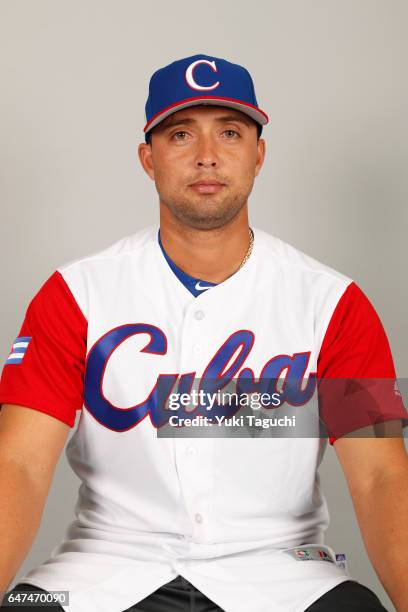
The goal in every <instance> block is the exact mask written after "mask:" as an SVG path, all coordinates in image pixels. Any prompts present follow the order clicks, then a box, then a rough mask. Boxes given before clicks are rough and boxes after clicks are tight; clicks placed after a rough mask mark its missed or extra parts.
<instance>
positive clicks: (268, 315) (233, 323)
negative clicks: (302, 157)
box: [0, 55, 408, 612]
mask: <svg viewBox="0 0 408 612" xmlns="http://www.w3.org/2000/svg"><path fill="white" fill-rule="evenodd" d="M146 119H147V123H146V126H145V140H146V142H145V143H143V144H141V145H140V146H139V157H140V161H141V164H142V166H143V168H144V170H145V171H146V173H147V174H148V176H149V177H150V178H151V179H152V180H154V182H155V185H156V188H157V192H158V195H159V204H160V226H159V227H157V226H151V227H148V228H144V229H142V230H139V231H137V232H136V233H135V234H132V235H131V236H129V237H127V238H124V239H123V240H121V241H119V242H117V243H115V244H114V245H113V246H111V247H109V248H108V249H105V250H104V251H102V252H100V253H97V254H95V255H92V256H89V257H85V258H82V259H79V260H76V261H74V262H71V263H69V264H67V265H65V266H62V267H61V268H59V269H58V270H57V271H56V272H54V274H52V275H51V276H50V278H49V279H48V280H47V282H46V283H45V284H44V285H43V286H42V287H41V289H40V291H39V292H38V293H37V295H36V296H35V297H34V299H33V300H32V302H31V303H30V305H29V307H28V310H27V314H26V318H25V320H24V322H23V325H22V327H21V329H20V332H19V335H18V337H17V339H16V341H15V343H14V344H13V348H12V351H11V353H10V355H9V357H8V359H7V361H6V364H5V367H4V369H3V375H2V381H1V387H0V402H1V403H2V404H3V405H2V410H1V417H0V483H1V485H2V490H3V491H5V490H7V491H8V492H9V495H8V496H7V498H5V499H3V500H2V509H1V527H0V529H1V540H2V557H1V560H0V581H1V583H0V588H2V589H3V590H4V589H6V588H7V587H8V586H9V584H10V581H11V580H12V579H13V577H14V576H15V574H16V572H17V571H18V568H19V567H20V564H21V562H22V561H23V559H24V557H25V555H26V554H27V552H28V550H29V548H30V546H31V544H32V541H33V539H34V537H35V534H36V532H37V529H38V525H39V522H40V519H41V514H42V510H43V507H44V503H45V500H46V497H47V494H48V491H49V487H50V483H51V481H52V475H53V471H54V467H55V464H56V461H57V459H58V457H59V455H60V453H61V451H62V449H63V447H64V444H65V442H66V438H67V434H68V432H69V428H70V427H73V425H74V423H75V416H76V411H77V410H80V411H81V414H80V419H79V423H78V427H77V429H76V431H75V433H74V435H73V436H72V438H71V439H70V441H69V443H68V445H67V449H66V452H67V457H68V460H69V463H70V465H71V467H72V468H73V470H74V471H75V473H76V474H77V475H78V476H79V477H80V478H81V480H82V481H83V484H82V485H81V487H80V490H79V499H78V503H77V506H76V508H75V515H76V518H75V520H74V521H73V522H72V524H71V525H70V526H69V529H68V530H67V533H66V538H65V539H64V541H63V542H62V543H61V544H59V545H58V546H57V547H56V548H55V549H54V550H53V551H52V553H51V557H50V559H48V560H47V561H46V562H45V563H43V564H42V565H40V566H39V567H37V568H34V569H32V570H31V571H30V572H28V574H26V575H25V576H24V577H23V578H22V579H21V581H20V583H19V584H18V585H16V587H15V588H14V589H13V590H12V591H11V592H10V593H8V594H7V597H9V596H10V594H11V595H13V594H15V593H16V592H18V591H20V590H24V589H26V590H27V591H29V590H30V589H31V590H32V592H35V591H37V592H38V594H41V593H42V594H43V595H44V591H46V592H49V591H60V590H61V591H68V592H69V598H70V599H69V605H68V604H67V602H66V601H65V602H62V601H61V600H60V601H61V604H62V607H61V606H58V609H64V610H70V611H71V612H82V611H85V610H86V611H89V610H98V611H102V612H120V611H123V610H143V611H146V612H147V611H151V612H153V611H155V612H159V611H160V612H161V611H163V610H166V611H167V610H186V611H187V610H188V611H190V610H191V611H193V610H194V611H195V612H199V611H202V612H204V610H208V611H210V610H214V611H215V610H226V611H227V612H241V611H244V610H245V611H248V610H249V611H251V612H260V611H262V612H264V611H266V610H273V611H274V612H283V611H285V612H300V611H303V610H308V611H309V612H320V611H329V610H330V612H332V611H340V610H341V611H345V610H347V611H348V612H349V611H353V610H355V611H357V610H358V611H359V612H364V611H369V610H370V611H375V610H384V608H383V606H382V605H381V603H380V601H379V600H378V598H377V597H376V596H375V594H374V593H373V592H372V591H371V590H370V589H368V588H367V587H365V586H364V585H361V584H359V583H358V582H357V581H355V580H352V579H350V577H349V575H348V574H347V572H346V571H345V570H344V569H343V568H342V567H341V565H340V563H339V562H338V559H336V556H335V553H334V551H333V550H332V549H331V548H330V547H329V546H327V545H325V544H324V540H323V534H324V530H325V529H326V527H327V524H328V513H327V505H326V501H325V498H324V496H323V494H322V493H321V490H320V487H319V478H318V473H317V468H318V466H319V464H320V462H321V459H322V457H323V453H324V450H325V446H326V438H324V436H321V435H320V430H319V429H318V430H316V431H317V435H314V436H313V435H304V436H296V433H295V435H293V432H290V431H289V427H288V430H287V431H288V433H287V435H286V434H283V435H281V436H279V435H277V437H276V436H274V435H273V434H272V437H273V439H270V437H271V436H269V437H268V436H267V435H265V436H264V435H259V436H258V437H257V436H255V435H254V430H253V429H251V428H250V427H248V428H246V429H245V428H242V427H241V428H240V427H238V426H237V427H236V429H235V431H240V433H239V434H238V435H237V436H234V435H231V436H228V434H227V433H226V432H227V431H228V427H224V428H223V427H217V426H216V419H215V418H213V420H212V421H211V419H210V422H209V423H208V425H207V426H202V427H201V429H200V431H199V433H198V434H195V433H194V427H191V423H190V424H189V423H188V420H189V419H188V418H187V417H188V415H189V414H190V416H192V414H191V413H193V414H194V415H196V414H197V415H199V416H200V417H202V418H203V419H204V417H205V416H206V415H208V414H211V411H207V408H208V406H205V408H204V409H201V408H200V410H198V409H197V407H196V408H195V409H194V410H192V411H191V410H190V412H189V411H188V410H187V409H181V410H178V412H177V413H176V412H175V411H174V412H173V411H172V409H171V408H169V405H168V403H167V401H168V400H169V398H172V396H173V394H176V396H177V397H179V396H180V397H181V394H182V393H187V395H188V393H191V392H192V389H193V386H194V384H195V383H196V382H198V383H199V385H198V386H199V390H203V389H213V390H214V391H220V389H221V390H222V389H224V388H226V386H228V385H231V384H232V386H234V384H236V387H237V388H238V387H239V388H240V389H241V390H245V388H246V389H249V395H251V394H253V393H254V392H255V391H258V390H259V389H261V388H262V389H264V390H267V389H269V388H270V385H271V382H274V383H277V381H278V378H279V377H281V378H283V379H284V385H283V387H281V386H279V389H280V393H276V395H278V399H280V400H281V403H280V405H279V406H278V407H277V408H276V411H277V410H281V409H289V410H292V411H295V412H296V414H295V416H296V418H298V419H300V420H302V415H303V416H304V415H307V416H308V418H307V419H306V420H305V419H303V421H304V422H305V423H306V426H307V425H308V424H309V423H310V422H312V421H311V420H309V414H310V415H312V414H313V412H312V411H311V412H308V410H309V405H310V406H313V402H312V401H311V398H312V393H311V392H313V391H314V390H315V389H316V380H318V379H322V380H323V381H324V383H325V385H326V382H327V381H328V382H330V381H331V380H336V381H338V380H340V381H341V380H343V381H344V379H348V380H351V379H357V377H359V378H361V379H371V380H372V381H374V383H375V381H376V380H377V379H382V380H385V381H393V379H394V380H395V370H394V366H393V361H392V356H391V352H390V348H389V344H388V341H387V337H386V335H385V332H384V329H383V327H382V325H381V322H380V320H379V318H378V315H377V314H376V312H375V310H374V308H373V307H372V305H371V304H370V302H369V300H368V299H367V298H366V297H365V295H364V294H363V292H362V291H361V290H360V289H359V288H358V286H357V285H356V284H355V283H354V282H353V281H352V280H351V279H349V278H347V277H345V276H344V275H342V274H341V273H339V272H337V271H335V270H333V269H331V268H329V267H327V266H325V265H324V264H322V263H320V262H318V261H316V260H314V259H312V258H310V257H308V256H307V255H306V254H304V253H302V252H301V251H298V250H297V249H295V248H294V247H292V246H290V245H289V244H287V243H285V242H283V241H281V240H280V239H278V238H277V237H274V236H272V235H270V234H268V233H266V232H264V231H263V230H260V229H258V228H255V227H252V228H250V227H249V222H248V197H249V195H250V193H251V190H252V187H253V184H254V180H255V177H256V176H257V175H258V174H259V172H260V170H261V168H262V165H263V163H264V158H265V141H264V139H262V138H261V133H262V126H263V125H265V124H266V123H267V121H268V118H267V116H266V114H265V113H264V112H263V111H261V110H260V109H259V107H258V104H257V100H256V97H255V92H254V88H253V82H252V79H251V77H250V75H249V73H248V71H247V70H245V69H244V68H242V67H241V66H238V65H237V64H233V63H230V62H228V61H226V60H223V59H220V58H214V57H211V56H207V55H196V56H192V57H188V58H184V59H181V60H178V61H175V62H173V63H171V64H170V65H168V66H166V67H164V68H162V69H160V70H158V71H156V72H155V73H154V75H153V76H152V78H151V81H150V87H149V97H148V100H147V103H146ZM304 380H305V381H306V384H304ZM356 384H357V383H356ZM392 385H393V383H392ZM356 388H357V389H358V391H355V392H353V393H352V394H348V395H347V397H346V396H345V395H344V397H343V396H342V395H341V394H340V393H339V389H338V387H337V386H335V387H334V390H333V387H328V388H325V389H324V392H323V388H322V393H321V398H320V399H321V404H322V413H323V414H324V416H325V417H326V425H327V428H328V432H329V434H330V433H331V435H329V441H330V444H334V448H335V449H336V452H337V455H338V457H339V460H340V462H341V465H342V467H343V469H344V471H345V474H346V477H347V480H348V484H349V488H350V493H351V495H352V499H353V502H354V506H355V509H356V513H357V517H358V520H359V524H360V527H361V531H362V535H363V537H364V541H365V544H366V547H367V551H368V554H369V556H370V559H371V561H372V563H373V566H374V568H375V570H376V571H377V574H378V576H379V578H380V580H381V582H382V584H383V585H384V587H385V589H386V590H387V592H388V593H389V595H390V597H391V599H392V601H393V603H394V604H395V606H396V608H397V610H398V612H403V611H405V610H408V587H407V585H406V581H405V575H406V570H407V561H406V558H405V550H406V548H407V545H408V541H407V540H408V538H407V535H406V529H405V519H406V518H407V509H408V494H407V491H408V487H407V484H408V482H407V480H408V479H407V475H408V470H407V456H406V452H405V448H404V444H403V440H402V438H401V425H400V424H399V428H398V427H396V432H397V435H396V437H390V436H389V435H387V437H384V436H383V437H382V439H379V438H377V439H374V438H373V437H371V438H370V437H365V438H364V437H362V438H356V437H353V433H354V434H355V433H358V432H359V431H360V432H361V431H362V428H363V427H365V428H366V430H367V428H370V426H371V424H372V423H377V424H378V423H379V424H380V425H381V426H383V427H384V428H387V427H390V428H391V427H392V426H393V425H394V426H395V424H396V423H397V424H398V423H400V421H399V419H403V418H404V415H405V412H404V407H403V405H402V402H401V399H400V396H399V394H398V392H396V391H394V386H392V389H393V391H392V392H390V391H389V389H388V386H381V393H382V394H383V397H384V398H385V404H386V406H384V402H373V401H371V400H372V398H373V392H372V390H371V391H370V393H367V389H365V388H362V387H361V386H358V385H357V387H356ZM361 389H362V391H361ZM275 390H276V391H277V390H278V386H277V387H276V389H275ZM177 392H178V393H177ZM240 397H241V396H240ZM350 397H351V404H352V405H351V408H352V410H351V412H350V413H347V414H348V416H347V418H346V420H345V421H344V419H343V417H344V414H345V409H346V408H347V409H348V408H350ZM367 397H369V398H370V401H369V410H362V411H360V410H359V409H358V408H357V403H358V405H359V406H360V402H359V398H367ZM282 398H283V399H282ZM356 398H357V401H356ZM348 402H349V403H348ZM340 404H341V410H340V409H339V406H340ZM188 406H189V407H191V403H190V404H188ZM215 410H216V411H217V410H218V412H213V413H212V414H213V415H214V414H215V413H216V414H217V415H222V414H223V410H224V416H225V414H229V415H230V416H231V415H232V414H233V413H232V412H230V411H228V405H226V406H225V407H224V405H223V404H217V405H216V409H215ZM271 412H272V413H273V409H272V408H271V407H269V408H266V409H264V410H263V416H265V414H266V413H267V414H271ZM276 413H277V412H276ZM237 414H238V413H237ZM237 414H235V415H233V416H237ZM258 414H259V413H258ZM279 414H280V413H279ZM367 414H371V416H372V415H373V414H374V416H372V418H371V420H368V421H367V418H366V417H367ZM247 416H250V415H247ZM286 416H287V415H286ZM173 417H175V418H176V421H177V419H178V418H179V417H183V418H184V421H185V422H184V424H183V425H184V426H183V427H180V425H181V424H180V423H179V424H178V426H177V427H174V426H170V427H169V425H170V422H171V420H173ZM190 421H192V419H190ZM237 422H238V420H237ZM285 422H286V421H285ZM176 429H177V431H176ZM169 431H170V433H169ZM285 431H286V430H285ZM295 431H296V432H297V430H295ZM371 431H373V429H372V428H371ZM219 432H221V435H220V434H219ZM242 432H243V434H244V435H242ZM315 433H316V432H315ZM176 434H177V435H176ZM347 434H351V435H347ZM238 438H239V439H238ZM356 466H358V469H356Z"/></svg>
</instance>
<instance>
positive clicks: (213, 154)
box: [196, 138, 219, 168]
mask: <svg viewBox="0 0 408 612" xmlns="http://www.w3.org/2000/svg"><path fill="white" fill-rule="evenodd" d="M196 165H197V166H198V167H201V168H203V167H204V168H216V167H218V165H219V158H218V154H217V150H216V145H215V143H214V142H213V140H211V139H210V138H202V139H200V142H199V145H198V149H197V155H196Z"/></svg>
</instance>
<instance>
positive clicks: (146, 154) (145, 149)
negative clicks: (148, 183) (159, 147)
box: [138, 142, 154, 181]
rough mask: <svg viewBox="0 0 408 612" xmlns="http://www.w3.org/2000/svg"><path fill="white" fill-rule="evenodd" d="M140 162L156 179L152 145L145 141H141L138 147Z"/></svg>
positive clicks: (148, 173) (150, 175)
mask: <svg viewBox="0 0 408 612" xmlns="http://www.w3.org/2000/svg"><path fill="white" fill-rule="evenodd" d="M138 153H139V159H140V163H141V164H142V166H143V170H144V171H145V172H146V174H147V175H148V176H149V177H150V178H151V179H152V181H154V165H153V155H152V145H151V144H147V143H145V142H142V143H140V145H139V148H138Z"/></svg>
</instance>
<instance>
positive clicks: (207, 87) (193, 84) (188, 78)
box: [186, 59, 220, 91]
mask: <svg viewBox="0 0 408 612" xmlns="http://www.w3.org/2000/svg"><path fill="white" fill-rule="evenodd" d="M198 64H207V65H208V66H210V67H211V68H212V70H213V72H217V66H216V65H215V62H214V61H212V62H210V61H208V60H205V59H201V60H197V61H195V62H193V63H192V64H190V65H189V67H188V68H187V70H186V81H187V83H188V85H189V86H190V87H191V88H192V89H197V90H198V91H208V90H210V89H215V88H216V87H218V85H219V84H220V82H219V81H217V82H216V83H214V85H199V84H198V83H196V82H195V80H194V76H193V72H194V68H195V67H196V66H198Z"/></svg>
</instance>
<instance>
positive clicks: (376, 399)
mask: <svg viewBox="0 0 408 612" xmlns="http://www.w3.org/2000/svg"><path fill="white" fill-rule="evenodd" d="M317 380H318V388H319V409H320V414H321V418H322V420H323V421H324V423H325V424H326V426H327V429H328V432H329V442H330V444H333V442H334V441H335V440H336V439H337V438H339V437H340V436H341V435H345V434H346V433H350V432H352V431H355V430H357V429H359V428H361V427H366V426H368V425H372V424H374V423H380V422H384V421H387V420H393V419H399V418H400V419H402V420H403V421H404V423H403V424H404V425H405V424H406V422H405V420H406V419H407V417H408V413H407V411H406V409H405V407H404V404H403V402H402V397H401V394H400V392H399V390H398V387H397V385H396V382H397V381H396V373H395V368H394V363H393V358H392V354H391V349H390V345H389V342H388V338H387V335H386V333H385V330H384V327H383V325H382V323H381V320H380V318H379V316H378V314H377V312H376V311H375V309H374V307H373V305H372V304H371V302H370V301H369V299H368V298H367V296H366V295H365V294H364V293H363V291H362V290H361V289H360V288H359V287H358V285H356V283H354V282H351V283H350V284H349V285H348V287H347V289H346V290H345V291H344V293H343V295H342V297H341V298H340V300H339V301H338V303H337V305H336V308H335V309H334V311H333V314H332V316H331V319H330V322H329V325H328V327H327V330H326V333H325V336H324V339H323V342H322V345H321V349H320V353H319V357H318V362H317Z"/></svg>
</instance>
